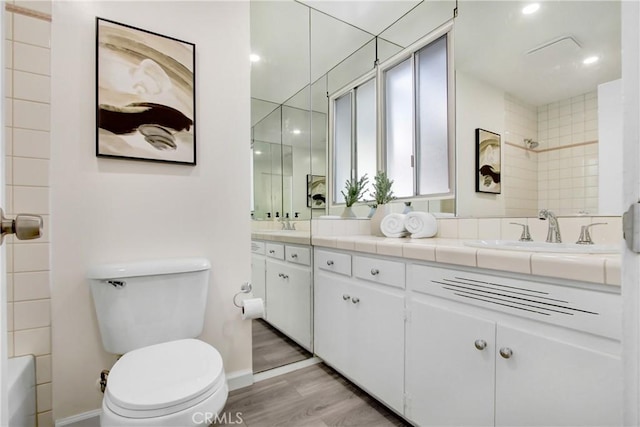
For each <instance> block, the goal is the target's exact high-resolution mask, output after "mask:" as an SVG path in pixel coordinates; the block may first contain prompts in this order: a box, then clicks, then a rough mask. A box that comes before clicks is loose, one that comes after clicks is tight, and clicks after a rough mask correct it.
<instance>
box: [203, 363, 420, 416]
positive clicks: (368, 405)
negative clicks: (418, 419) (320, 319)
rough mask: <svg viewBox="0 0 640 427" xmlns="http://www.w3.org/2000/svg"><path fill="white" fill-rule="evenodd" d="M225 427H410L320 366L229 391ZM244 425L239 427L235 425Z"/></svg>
mask: <svg viewBox="0 0 640 427" xmlns="http://www.w3.org/2000/svg"><path fill="white" fill-rule="evenodd" d="M224 417H226V419H227V420H228V421H227V423H226V424H225V423H222V424H215V425H223V426H232V425H233V426H244V427H270V426H274V427H275V426H283V427H284V426H291V427H331V426H366V427H384V426H409V425H410V424H407V423H406V421H404V420H403V419H401V418H400V417H398V416H397V415H395V414H394V413H392V412H391V411H389V410H388V409H387V408H385V407H384V406H382V404H380V403H378V402H377V401H376V400H375V399H373V398H372V397H370V396H369V395H367V394H366V393H364V392H363V391H362V390H360V389H359V388H358V387H356V386H355V385H353V384H352V383H350V382H349V381H347V380H346V379H345V378H344V377H342V376H341V375H339V374H338V373H336V372H335V371H334V370H333V369H331V368H329V367H328V366H326V365H324V364H318V365H313V366H310V367H308V368H304V369H301V370H298V371H294V372H291V373H288V374H284V375H280V376H278V377H274V378H271V379H268V380H264V381H260V382H258V383H255V384H254V385H252V386H251V387H246V388H243V389H240V390H235V391H232V392H231V393H230V394H229V398H228V400H227V405H226V406H225V408H224V413H223V414H221V415H220V418H219V419H221V420H224ZM240 420H242V422H239V421H240Z"/></svg>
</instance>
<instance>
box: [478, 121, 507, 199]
mask: <svg viewBox="0 0 640 427" xmlns="http://www.w3.org/2000/svg"><path fill="white" fill-rule="evenodd" d="M500 159H501V145H500V135H498V134H497V133H494V132H490V131H488V130H484V129H480V128H478V129H476V174H475V175H476V192H478V193H493V194H500V192H501V182H500V168H501V164H500V163H501V160H500Z"/></svg>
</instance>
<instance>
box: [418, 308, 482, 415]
mask: <svg viewBox="0 0 640 427" xmlns="http://www.w3.org/2000/svg"><path fill="white" fill-rule="evenodd" d="M409 307H410V312H411V319H410V321H409V322H408V323H407V356H406V357H407V368H406V389H407V397H408V402H407V403H408V405H407V412H406V414H405V415H406V416H407V418H409V419H410V420H412V421H414V422H415V423H416V425H420V426H493V422H494V417H493V415H494V413H493V404H494V367H495V350H494V344H495V342H494V341H495V323H494V322H492V321H488V320H485V319H481V318H478V317H474V316H469V315H466V314H461V313H458V312H455V311H451V310H448V309H444V308H440V307H438V306H436V305H432V304H430V303H428V302H427V299H426V298H425V297H423V296H421V295H415V296H414V297H412V299H411V301H410V303H409ZM477 340H481V341H484V348H483V343H482V342H478V343H477V345H478V347H480V348H482V349H478V348H476V341H477Z"/></svg>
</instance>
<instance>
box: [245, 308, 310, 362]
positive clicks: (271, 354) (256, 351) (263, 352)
mask: <svg viewBox="0 0 640 427" xmlns="http://www.w3.org/2000/svg"><path fill="white" fill-rule="evenodd" d="M251 328H252V331H253V332H252V335H253V372H254V373H257V372H263V371H266V370H269V369H273V368H277V367H279V366H284V365H288V364H289V363H293V362H299V361H301V360H305V359H308V358H310V357H312V356H313V355H312V354H311V353H309V352H308V351H307V350H305V349H304V348H302V347H300V346H299V345H298V344H296V343H295V342H293V341H291V340H290V339H289V338H287V337H286V336H285V335H283V334H282V333H281V332H279V331H278V330H276V329H275V328H273V327H272V326H271V325H269V324H268V323H267V322H265V321H264V320H262V319H255V320H253V321H252V323H251Z"/></svg>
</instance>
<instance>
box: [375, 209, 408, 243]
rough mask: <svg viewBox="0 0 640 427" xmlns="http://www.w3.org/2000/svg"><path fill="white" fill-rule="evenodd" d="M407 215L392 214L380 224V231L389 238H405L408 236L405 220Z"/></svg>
mask: <svg viewBox="0 0 640 427" xmlns="http://www.w3.org/2000/svg"><path fill="white" fill-rule="evenodd" d="M405 218H406V215H404V214H399V213H392V214H389V215H387V216H385V217H384V218H382V222H381V223H380V231H382V234H384V235H385V236H387V237H404V236H406V235H407V234H409V233H407V230H406V229H405V228H404V220H405Z"/></svg>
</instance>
